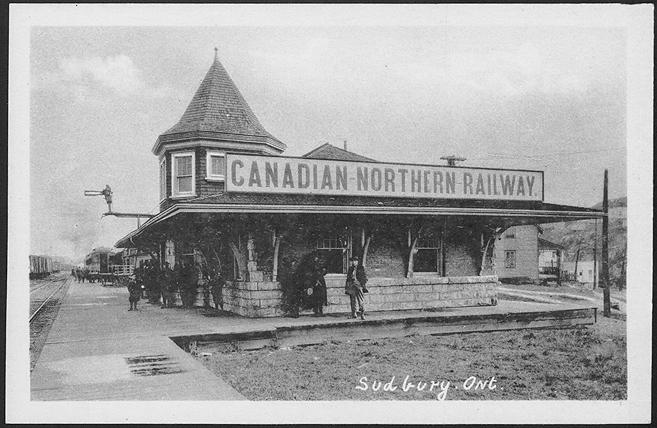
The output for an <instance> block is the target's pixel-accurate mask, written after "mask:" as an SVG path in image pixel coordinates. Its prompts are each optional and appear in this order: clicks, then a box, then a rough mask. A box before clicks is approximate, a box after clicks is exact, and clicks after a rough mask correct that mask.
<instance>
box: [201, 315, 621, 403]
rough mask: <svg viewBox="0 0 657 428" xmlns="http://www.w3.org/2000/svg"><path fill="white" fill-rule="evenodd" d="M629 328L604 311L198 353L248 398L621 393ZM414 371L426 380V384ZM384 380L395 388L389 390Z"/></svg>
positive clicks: (594, 396) (600, 396) (610, 396)
mask: <svg viewBox="0 0 657 428" xmlns="http://www.w3.org/2000/svg"><path fill="white" fill-rule="evenodd" d="M625 338H626V332H625V322H623V321H620V320H616V319H607V318H601V317H600V318H598V323H597V324H595V325H593V326H590V327H586V328H578V329H565V330H516V331H508V332H492V333H470V334H461V335H448V336H411V337H405V338H394V339H376V340H362V341H356V342H353V341H352V342H344V343H336V342H329V343H325V344H321V345H313V346H305V347H295V348H292V349H289V348H288V349H262V350H258V351H250V352H249V351H242V352H228V353H215V354H213V355H211V356H204V357H200V359H201V361H202V362H203V363H204V364H205V365H206V366H207V367H208V368H209V369H210V370H212V371H213V372H214V373H216V374H217V375H219V376H221V377H222V378H223V379H225V380H226V381H227V382H229V383H230V384H231V385H232V386H233V387H234V388H236V389H237V390H238V391H239V392H240V393H242V394H243V395H244V396H246V397H247V398H249V399H251V400H427V399H448V400H549V399H562V400H565V399H569V400H622V399H626V398H627V359H626V339H625ZM393 376H394V379H393ZM407 376H408V378H407ZM472 376H474V378H471V377H472ZM365 378H366V379H365ZM468 379H470V380H469V381H468ZM472 379H475V380H474V381H473V380H472ZM404 380H406V383H405V385H406V387H407V388H406V391H404V390H403V386H404ZM491 380H494V381H493V382H492V385H491ZM373 381H374V384H373ZM418 381H421V382H424V383H426V384H425V386H424V389H423V390H421V391H419V390H418V386H417V385H418V383H419V382H418ZM466 381H467V382H466ZM379 382H381V384H379ZM409 382H410V383H412V384H413V385H416V386H414V387H410V388H408V384H409ZM432 382H433V383H432ZM447 382H449V386H448V385H447ZM484 382H485V383H484ZM470 383H473V385H471V384H470ZM385 384H389V385H388V389H392V388H393V387H396V389H394V390H387V391H384V390H383V389H384V388H383V386H385ZM477 384H478V385H479V386H482V387H483V389H482V388H479V389H475V387H476V385H477ZM365 385H367V388H366V387H365ZM431 385H434V388H433V390H432V391H431V392H429V390H430V389H431ZM373 386H374V387H375V388H376V387H377V386H380V387H381V388H380V389H379V388H376V389H378V390H377V391H373ZM468 386H471V388H470V389H468V388H467V387H468ZM493 386H494V388H493ZM419 387H420V388H421V387H422V383H420V384H419ZM365 388H366V389H365ZM443 391H444V392H443ZM441 392H442V394H441Z"/></svg>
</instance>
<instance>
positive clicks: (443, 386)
mask: <svg viewBox="0 0 657 428" xmlns="http://www.w3.org/2000/svg"><path fill="white" fill-rule="evenodd" d="M496 381H497V379H495V376H493V377H491V378H489V379H485V380H482V379H479V378H477V377H476V376H470V377H468V378H467V379H466V380H464V381H463V383H462V384H461V386H460V388H462V389H463V390H466V391H477V390H484V389H488V390H490V391H493V390H495V389H496V388H497V385H496ZM450 388H453V389H460V388H459V385H457V384H452V383H451V382H450V381H448V380H432V381H430V382H429V381H422V380H419V381H418V382H417V383H413V382H411V379H410V376H406V377H405V378H404V381H403V382H402V383H401V384H397V383H396V382H395V376H393V377H392V378H390V380H389V381H388V382H385V383H384V381H381V380H375V379H374V380H371V381H368V379H367V376H363V377H361V378H360V379H359V380H358V385H356V389H357V390H359V391H370V390H371V391H372V392H381V391H385V392H402V393H404V392H415V391H419V392H427V393H432V394H436V399H438V400H440V401H443V400H445V398H446V397H447V392H448V391H449V389H450Z"/></svg>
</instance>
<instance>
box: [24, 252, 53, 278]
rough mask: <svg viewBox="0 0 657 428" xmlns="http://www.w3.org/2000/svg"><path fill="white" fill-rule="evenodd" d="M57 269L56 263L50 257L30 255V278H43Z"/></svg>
mask: <svg viewBox="0 0 657 428" xmlns="http://www.w3.org/2000/svg"><path fill="white" fill-rule="evenodd" d="M57 271H58V269H57V265H56V264H55V263H53V260H52V259H51V258H50V257H48V256H33V255H30V279H36V278H44V277H46V276H48V275H50V274H51V273H54V272H57Z"/></svg>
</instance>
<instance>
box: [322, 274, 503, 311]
mask: <svg viewBox="0 0 657 428" xmlns="http://www.w3.org/2000/svg"><path fill="white" fill-rule="evenodd" d="M326 283H327V287H328V290H327V295H328V306H327V307H325V308H324V312H326V313H340V312H349V311H350V310H351V309H350V305H349V296H348V295H346V294H344V278H339V277H334V278H327V281H326ZM497 284H498V280H497V276H494V275H491V276H458V277H439V276H435V275H427V276H424V275H422V276H420V275H416V276H415V277H414V278H371V279H370V280H369V281H368V283H367V289H368V290H369V293H367V294H365V311H368V312H369V311H387V310H405V309H431V308H453V307H463V306H492V305H496V304H497Z"/></svg>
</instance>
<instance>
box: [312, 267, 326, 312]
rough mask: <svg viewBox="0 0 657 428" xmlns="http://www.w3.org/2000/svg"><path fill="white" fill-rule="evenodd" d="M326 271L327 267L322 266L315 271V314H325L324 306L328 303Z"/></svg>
mask: <svg viewBox="0 0 657 428" xmlns="http://www.w3.org/2000/svg"><path fill="white" fill-rule="evenodd" d="M326 272H327V269H326V267H320V268H319V269H318V270H317V271H316V272H315V283H314V284H313V297H314V306H313V312H314V313H315V316H323V315H324V306H326V305H327V304H328V299H327V296H326V280H325V279H324V275H326Z"/></svg>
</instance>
